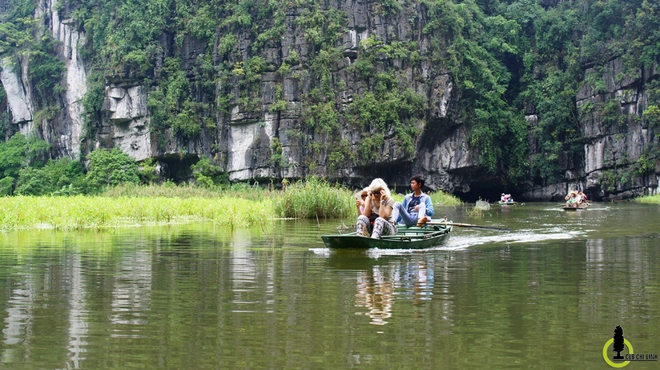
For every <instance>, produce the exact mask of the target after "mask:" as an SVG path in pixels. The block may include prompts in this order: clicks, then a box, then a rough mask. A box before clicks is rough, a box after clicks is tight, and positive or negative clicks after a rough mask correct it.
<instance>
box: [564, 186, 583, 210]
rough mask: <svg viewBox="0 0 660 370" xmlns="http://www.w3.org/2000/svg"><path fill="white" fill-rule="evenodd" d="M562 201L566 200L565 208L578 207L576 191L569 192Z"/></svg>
mask: <svg viewBox="0 0 660 370" xmlns="http://www.w3.org/2000/svg"><path fill="white" fill-rule="evenodd" d="M564 199H566V207H570V208H577V207H578V205H579V203H578V197H577V191H575V190H571V191H570V192H569V193H568V195H567V196H566V198H564Z"/></svg>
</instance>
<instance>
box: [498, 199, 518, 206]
mask: <svg viewBox="0 0 660 370" xmlns="http://www.w3.org/2000/svg"><path fill="white" fill-rule="evenodd" d="M497 203H498V204H499V205H501V206H515V205H516V202H514V201H511V202H502V201H501V200H500V201H498V202H497Z"/></svg>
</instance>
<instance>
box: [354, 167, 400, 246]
mask: <svg viewBox="0 0 660 370" xmlns="http://www.w3.org/2000/svg"><path fill="white" fill-rule="evenodd" d="M368 189H369V190H368V193H367V197H366V199H365V200H364V203H365V207H364V211H363V212H362V214H361V215H360V216H359V217H358V219H357V223H356V224H355V232H356V234H357V235H364V236H367V235H369V234H371V237H372V238H374V239H379V238H380V237H381V235H396V233H397V231H398V230H397V228H396V225H395V221H394V220H395V218H394V217H393V216H394V214H393V212H392V207H393V206H394V200H392V194H391V193H390V189H389V188H388V187H387V184H385V181H383V179H380V178H378V179H374V181H372V182H371V185H369V188H368ZM371 220H374V221H373V226H372V224H371Z"/></svg>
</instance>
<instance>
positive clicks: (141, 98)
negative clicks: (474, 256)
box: [0, 0, 660, 200]
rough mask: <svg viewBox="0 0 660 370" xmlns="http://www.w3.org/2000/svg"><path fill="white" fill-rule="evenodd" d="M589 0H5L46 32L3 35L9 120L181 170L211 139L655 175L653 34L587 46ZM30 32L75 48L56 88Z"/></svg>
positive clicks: (358, 168)
mask: <svg viewBox="0 0 660 370" xmlns="http://www.w3.org/2000/svg"><path fill="white" fill-rule="evenodd" d="M578 3H580V4H572V3H571V2H562V1H558V2H549V3H546V2H533V1H532V2H522V1H502V2H500V1H484V2H471V1H468V2H465V3H459V2H456V3H454V2H452V1H440V0H437V1H427V0H419V1H385V0H371V1H367V0H337V1H325V2H316V1H298V2H286V1H265V2H261V1H256V2H247V1H238V2H223V1H207V2H197V3H188V2H183V1H176V2H174V4H176V6H174V7H169V8H167V7H165V8H163V7H162V4H160V3H158V2H155V1H147V2H146V3H145V4H141V5H139V6H138V5H136V4H132V5H131V3H129V2H121V1H120V2H117V3H116V4H115V3H114V2H108V1H98V2H89V1H74V0H69V1H50V0H39V1H38V2H37V3H36V6H35V7H34V9H33V10H32V9H28V10H25V9H23V10H22V11H23V12H24V13H25V14H30V16H31V17H32V19H34V20H35V22H34V24H30V25H29V26H26V24H27V23H26V22H23V21H21V22H18V19H19V18H18V17H17V16H16V14H18V13H17V10H16V5H15V2H13V1H11V0H7V1H6V2H5V4H2V6H1V7H0V11H3V10H4V13H3V15H4V17H5V19H4V24H5V25H8V24H14V23H15V24H17V26H16V29H18V30H22V32H24V33H26V34H28V35H30V36H31V40H33V41H32V42H33V44H29V43H28V42H23V44H21V43H20V42H15V41H12V40H14V39H16V37H11V38H10V37H9V36H10V35H13V34H12V33H11V32H14V31H12V30H6V29H5V30H4V31H2V32H3V33H2V34H1V35H0V40H3V42H4V44H3V47H2V50H0V52H2V55H3V59H2V65H1V67H2V71H1V72H0V81H1V82H2V86H3V88H4V97H3V102H2V104H3V106H5V107H6V110H7V112H8V117H7V118H6V120H7V122H8V124H9V126H10V127H5V137H6V138H8V137H9V136H10V135H11V134H12V133H13V132H21V133H24V134H36V135H37V136H38V137H40V138H43V139H44V140H46V141H47V142H49V143H50V144H51V149H50V155H51V156H52V157H53V158H62V157H70V158H74V159H81V160H84V159H85V156H86V155H87V154H88V153H89V152H90V151H92V150H94V149H95V148H99V147H105V148H110V147H119V148H120V149H121V150H122V151H124V152H125V153H128V154H129V155H130V156H132V157H133V158H135V159H136V160H144V159H147V158H153V159H154V160H156V161H157V162H158V163H159V168H160V169H161V175H162V176H163V177H169V178H173V179H175V180H185V179H187V178H189V176H190V173H189V167H190V165H191V164H192V163H195V162H196V161H197V160H199V158H202V157H208V158H211V159H212V161H213V163H215V164H217V165H218V166H221V167H222V169H223V170H224V171H226V173H227V174H228V175H229V178H230V180H231V181H243V180H253V179H254V180H258V181H264V182H268V181H274V182H279V181H281V179H283V178H288V179H296V178H304V177H307V176H312V175H319V176H323V177H327V178H330V179H336V180H339V181H342V182H346V183H352V184H355V185H357V184H362V183H364V182H365V181H366V180H365V178H371V177H376V176H378V177H383V178H385V179H386V180H387V181H389V182H390V183H392V184H396V185H398V186H402V187H405V186H406V184H407V179H408V177H409V176H411V175H412V174H417V173H419V174H422V175H424V176H426V177H427V178H428V180H427V183H428V185H429V186H430V188H431V189H433V190H435V189H441V190H444V191H448V192H453V193H456V194H458V195H467V196H468V197H476V196H492V195H494V194H497V193H499V192H500V191H501V190H502V189H510V191H515V192H517V193H518V194H520V195H521V196H522V197H524V198H526V199H530V200H557V199H560V198H563V196H564V194H565V193H566V191H567V189H568V188H570V187H577V188H582V189H585V190H587V191H588V193H590V194H591V195H592V197H595V198H627V197H631V196H635V195H640V194H644V193H654V192H657V191H658V176H659V173H660V163H659V162H658V159H657V158H658V149H657V138H656V136H655V133H656V132H657V130H658V125H657V120H658V118H657V117H656V116H655V115H654V112H655V110H654V109H653V108H654V107H655V109H656V110H657V106H658V104H659V101H658V93H657V90H658V88H657V81H658V79H659V77H660V75H659V74H658V70H657V53H656V54H652V55H651V57H650V59H649V58H647V59H645V60H644V61H640V62H639V63H634V62H631V57H630V54H631V53H633V51H634V50H633V49H632V48H633V47H631V49H630V50H628V49H625V48H623V47H622V48H620V49H615V48H611V49H615V50H602V51H598V52H599V53H601V54H598V53H596V52H594V51H589V50H586V48H585V49H584V50H582V49H581V48H583V47H582V46H581V45H582V43H585V42H590V41H589V40H590V39H589V37H588V36H590V35H593V32H592V33H589V32H588V31H589V30H590V29H589V28H588V27H587V26H586V25H581V24H579V23H577V22H575V20H576V19H578V18H579V17H580V16H582V17H588V16H589V14H590V13H589V12H590V11H591V12H596V11H598V9H596V8H595V7H596V5H594V4H593V2H590V1H586V0H585V1H579V2H578ZM12 4H13V5H12ZM119 4H121V6H120V7H118V6H119ZM580 5H581V6H582V8H584V9H587V10H584V14H579V13H578V12H577V10H576V9H578V8H579V6H580ZM612 6H614V5H612ZM115 8H116V9H117V11H111V9H115ZM582 8H579V9H582ZM626 9H628V10H629V11H631V12H632V11H636V10H637V9H642V5H641V4H632V3H631V4H630V5H628V8H626ZM530 14H537V17H536V18H534V17H531V16H530ZM576 14H577V15H576ZM598 14H600V13H598ZM543 17H546V18H543ZM553 17H556V18H553ZM571 17H573V18H571ZM576 17H577V18H576ZM12 22H14V23H12ZM553 22H554V23H553ZM559 22H565V23H566V24H568V25H571V26H570V27H573V29H571V30H570V32H568V31H564V32H563V33H562V32H559V33H558V31H557V30H553V29H551V27H552V26H553V25H556V24H559ZM627 24H628V23H626V25H627ZM21 27H23V28H21ZM630 27H632V26H630ZM640 27H642V26H640ZM642 28H643V27H642ZM631 29H632V28H631ZM10 31H11V32H10ZM16 32H18V31H16ZM631 32H632V31H631ZM542 35H553V36H552V37H554V38H555V39H556V40H555V39H553V40H551V41H548V40H546V39H542V38H541V36H542ZM544 37H546V36H544ZM599 37H601V38H603V40H605V41H603V40H600V41H599V43H596V42H593V43H594V44H598V45H600V44H603V45H605V44H607V42H609V44H613V43H614V44H617V43H620V44H622V45H625V43H626V41H625V39H621V36H612V37H614V38H618V39H617V40H615V41H611V40H610V41H607V40H606V39H605V36H602V35H601V36H599ZM630 37H633V35H631V36H630ZM640 37H641V36H640ZM649 37H650V36H649ZM546 38H548V37H546ZM43 40H52V42H51V44H49V45H50V46H49V47H48V48H44V47H43V45H44V43H45V41H43ZM644 40H645V39H644ZM644 40H642V42H643V41H644ZM544 43H545V44H544ZM39 48H41V49H39ZM553 48H557V49H556V50H555V49H553ZM37 49H39V50H41V52H43V53H45V55H48V56H51V57H54V58H56V59H57V60H59V61H60V62H61V63H62V67H63V68H62V71H61V73H59V74H57V73H51V74H49V75H47V76H50V77H49V78H53V80H54V81H55V82H54V83H53V84H52V85H47V86H46V87H48V91H44V89H45V87H44V85H43V84H41V85H40V84H39V83H40V81H42V80H43V79H42V78H40V76H41V75H39V74H38V73H37V72H34V71H41V69H39V68H41V65H42V64H45V62H44V61H43V60H44V59H43V58H42V59H41V60H40V59H38V58H35V57H34V55H35V54H31V53H30V50H37ZM575 50H578V51H575ZM580 50H581V51H580ZM585 50H586V51H585ZM594 55H598V56H599V57H600V58H601V60H595V57H594ZM653 58H655V59H653ZM46 59H47V58H46ZM48 61H50V60H48ZM50 62H52V61H50ZM53 63H54V62H53ZM556 76H560V77H556ZM557 81H559V82H557ZM656 114H657V113H656Z"/></svg>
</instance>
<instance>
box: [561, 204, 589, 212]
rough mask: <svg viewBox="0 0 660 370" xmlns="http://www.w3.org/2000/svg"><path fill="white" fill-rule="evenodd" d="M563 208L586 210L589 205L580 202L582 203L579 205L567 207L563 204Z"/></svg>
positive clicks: (566, 209) (567, 209)
mask: <svg viewBox="0 0 660 370" xmlns="http://www.w3.org/2000/svg"><path fill="white" fill-rule="evenodd" d="M563 208H564V211H584V210H586V209H587V208H589V205H588V204H586V203H582V204H580V206H579V207H567V206H564V207H563Z"/></svg>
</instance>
